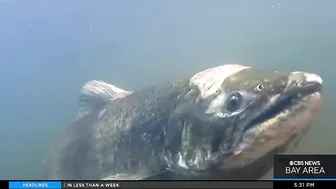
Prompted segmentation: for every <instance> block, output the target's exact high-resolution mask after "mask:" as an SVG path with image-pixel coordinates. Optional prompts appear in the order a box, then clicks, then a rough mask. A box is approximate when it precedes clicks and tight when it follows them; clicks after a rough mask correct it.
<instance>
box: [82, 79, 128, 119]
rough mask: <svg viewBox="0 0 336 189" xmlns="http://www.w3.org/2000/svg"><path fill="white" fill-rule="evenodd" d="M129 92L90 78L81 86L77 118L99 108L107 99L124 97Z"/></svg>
mask: <svg viewBox="0 0 336 189" xmlns="http://www.w3.org/2000/svg"><path fill="white" fill-rule="evenodd" d="M130 93H132V92H130V91H126V90H123V89H121V88H118V87H116V86H114V85H111V84H108V83H106V82H104V81H99V80H91V81H89V82H87V83H86V84H85V85H84V86H83V88H82V91H81V93H80V96H79V108H78V109H79V110H78V113H77V118H81V117H83V116H85V115H87V114H89V113H91V112H92V111H94V110H96V109H98V108H101V107H102V106H104V105H105V104H106V103H107V102H108V101H111V100H116V99H120V98H124V97H125V96H127V95H129V94H130Z"/></svg>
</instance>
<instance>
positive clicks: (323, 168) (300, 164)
mask: <svg viewBox="0 0 336 189" xmlns="http://www.w3.org/2000/svg"><path fill="white" fill-rule="evenodd" d="M273 164H274V169H273V171H274V172H273V176H274V179H273V184H274V188H275V189H277V188H278V189H280V188H281V189H282V188H335V187H336V155H276V156H274V162H273ZM330 185H334V186H330Z"/></svg>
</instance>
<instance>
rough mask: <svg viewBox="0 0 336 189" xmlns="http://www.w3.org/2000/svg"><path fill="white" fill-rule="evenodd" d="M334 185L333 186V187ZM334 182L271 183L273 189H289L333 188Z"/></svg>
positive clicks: (335, 183) (335, 182)
mask: <svg viewBox="0 0 336 189" xmlns="http://www.w3.org/2000/svg"><path fill="white" fill-rule="evenodd" d="M333 185H334V186H333ZM335 185H336V181H321V180H318V181H315V180H313V181H306V180H305V181H294V180H293V181H278V180H276V181H273V188H274V189H291V188H295V189H297V188H335Z"/></svg>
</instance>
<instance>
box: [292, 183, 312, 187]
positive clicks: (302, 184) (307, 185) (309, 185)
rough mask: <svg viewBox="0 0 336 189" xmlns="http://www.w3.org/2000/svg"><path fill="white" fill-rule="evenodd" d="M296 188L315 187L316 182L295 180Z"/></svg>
mask: <svg viewBox="0 0 336 189" xmlns="http://www.w3.org/2000/svg"><path fill="white" fill-rule="evenodd" d="M293 184H294V188H314V187H315V183H314V182H294V183H293Z"/></svg>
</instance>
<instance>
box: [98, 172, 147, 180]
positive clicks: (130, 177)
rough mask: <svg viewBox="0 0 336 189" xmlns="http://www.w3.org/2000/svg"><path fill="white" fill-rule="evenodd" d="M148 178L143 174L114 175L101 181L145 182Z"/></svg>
mask: <svg viewBox="0 0 336 189" xmlns="http://www.w3.org/2000/svg"><path fill="white" fill-rule="evenodd" d="M147 178H148V176H147V175H143V174H136V173H135V174H133V173H132V174H131V173H130V174H115V175H109V176H107V177H105V178H103V179H102V180H147Z"/></svg>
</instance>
